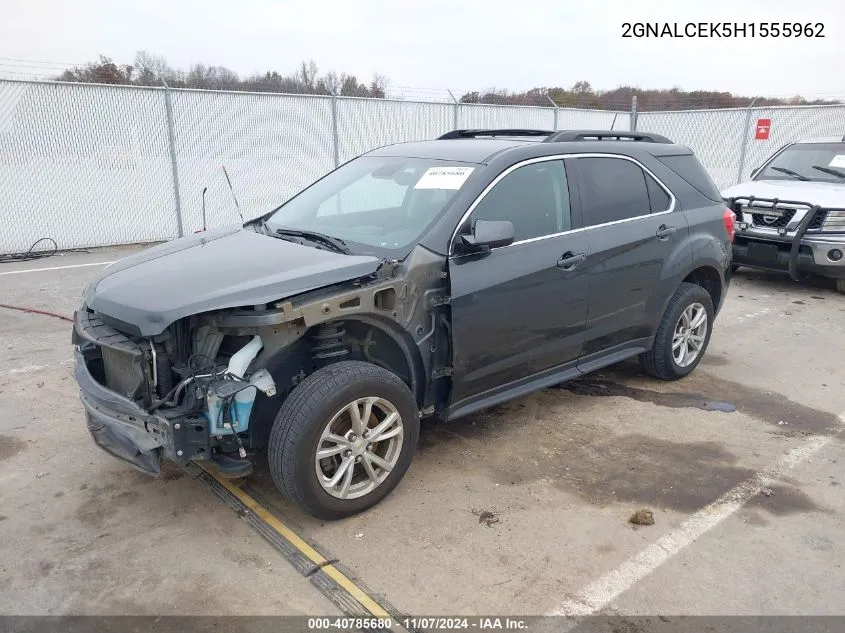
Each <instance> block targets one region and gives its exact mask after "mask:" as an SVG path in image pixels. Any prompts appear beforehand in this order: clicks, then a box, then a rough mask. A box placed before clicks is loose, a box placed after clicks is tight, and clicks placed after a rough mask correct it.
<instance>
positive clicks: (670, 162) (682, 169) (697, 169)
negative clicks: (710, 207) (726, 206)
mask: <svg viewBox="0 0 845 633" xmlns="http://www.w3.org/2000/svg"><path fill="white" fill-rule="evenodd" d="M655 158H657V159H658V160H659V161H660V162H661V163H663V164H664V165H666V166H667V167H668V168H669V169H671V170H672V171H674V172H675V173H676V174H678V175H679V176H680V177H681V178H683V179H684V180H686V181H687V182H688V183H689V184H690V185H692V187H693V188H695V189H696V190H697V191H698V192H699V193H700V194H701V195H703V196H704V197H705V198H709V199H710V200H712V201H713V202H721V201H722V195H721V194H720V193H719V189H718V188H717V187H716V184H715V183H714V182H713V180H712V179H711V178H710V176H708V175H707V172H706V171H704V167H702V166H701V163H699V162H698V159H697V158H696V157H695V156H693V155H692V154H679V155H677V156H655Z"/></svg>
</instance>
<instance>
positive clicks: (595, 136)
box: [543, 130, 672, 144]
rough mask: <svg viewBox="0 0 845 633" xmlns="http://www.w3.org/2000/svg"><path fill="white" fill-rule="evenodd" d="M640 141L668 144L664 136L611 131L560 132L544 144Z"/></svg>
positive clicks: (551, 136) (555, 133)
mask: <svg viewBox="0 0 845 633" xmlns="http://www.w3.org/2000/svg"><path fill="white" fill-rule="evenodd" d="M593 140H596V141H601V140H614V141H642V142H643V143H669V144H671V143H672V141H670V140H669V139H668V138H666V137H665V136H661V135H660V134H651V133H649V132H616V131H613V130H562V131H560V132H554V133H553V134H550V135H549V137H548V138H547V139H545V140H544V141H543V142H544V143H558V142H561V141H593Z"/></svg>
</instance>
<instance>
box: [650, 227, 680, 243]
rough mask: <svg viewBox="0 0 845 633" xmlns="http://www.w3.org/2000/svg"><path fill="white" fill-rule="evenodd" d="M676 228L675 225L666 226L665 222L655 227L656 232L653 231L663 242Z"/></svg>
mask: <svg viewBox="0 0 845 633" xmlns="http://www.w3.org/2000/svg"><path fill="white" fill-rule="evenodd" d="M677 230H678V229H677V227H674V226H666V225H665V224H661V225H660V226H659V227H657V233H655V235H656V236H657V239H659V240H663V241H664V242H665V241H666V240H668V239H669V237H670V236H671V235H673V234H674V233H675V231H677Z"/></svg>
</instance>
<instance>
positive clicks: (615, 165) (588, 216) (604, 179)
mask: <svg viewBox="0 0 845 633" xmlns="http://www.w3.org/2000/svg"><path fill="white" fill-rule="evenodd" d="M567 167H568V168H570V171H572V172H573V173H574V174H575V175H576V178H577V182H578V191H579V198H580V202H581V209H582V215H583V221H584V225H585V227H586V230H585V233H586V234H587V235H588V237H589V242H590V253H589V255H588V258H587V260H586V262H585V269H586V273H587V274H588V276H589V300H588V308H587V323H586V330H587V332H586V341H585V344H584V351H583V353H584V358H583V359H582V360H581V362H579V365H578V366H579V368H580V369H583V370H584V371H590V369H591V366H590V362H591V356H593V357H594V356H605V354H606V353H607V352H608V351H612V350H613V349H614V348H619V349H620V351H621V352H624V350H625V349H626V347H627V346H629V345H630V344H631V343H632V342H637V341H639V342H642V340H643V339H645V338H647V337H649V336H651V335H652V333H653V329H654V327H655V323H654V315H653V312H654V307H653V305H654V303H655V302H656V301H658V300H659V297H658V296H657V295H658V293H659V289H660V283H661V279H662V277H663V276H664V274H665V271H664V262H665V261H666V260H667V259H669V257H670V255H671V253H672V252H673V250H674V249H675V248H676V247H677V245H678V243H679V242H681V241H682V240H683V239H684V237H685V236H686V234H687V233H688V227H687V222H686V219H685V217H684V214H683V213H681V212H680V211H677V212H675V198H674V196H673V195H672V194H671V192H670V191H669V189H668V188H667V187H665V185H663V184H662V183H660V182H658V180H657V179H656V177H655V176H654V175H653V174H652V173H651V172H649V171H648V170H647V169H645V168H644V167H643V166H642V165H641V164H640V163H639V162H638V161H635V160H633V159H631V158H628V157H624V156H614V155H588V156H584V157H577V158H571V159H567Z"/></svg>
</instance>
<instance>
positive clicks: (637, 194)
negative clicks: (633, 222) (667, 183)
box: [577, 158, 657, 226]
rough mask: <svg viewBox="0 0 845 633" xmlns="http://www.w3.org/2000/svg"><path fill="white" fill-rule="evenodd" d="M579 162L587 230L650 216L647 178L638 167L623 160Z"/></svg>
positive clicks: (580, 184)
mask: <svg viewBox="0 0 845 633" xmlns="http://www.w3.org/2000/svg"><path fill="white" fill-rule="evenodd" d="M577 161H578V173H579V186H580V197H581V207H582V209H583V213H584V223H585V225H586V226H594V225H596V224H604V223H606V222H616V221H618V220H627V219H629V218H635V217H637V216H640V215H648V214H649V213H650V212H651V201H650V200H649V195H648V189H647V187H646V180H645V175H646V174H645V172H643V170H642V169H640V167H639V166H638V165H637V164H636V163H634V162H631V161H629V160H625V159H622V158H579V159H577ZM656 184H657V183H655V185H656Z"/></svg>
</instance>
